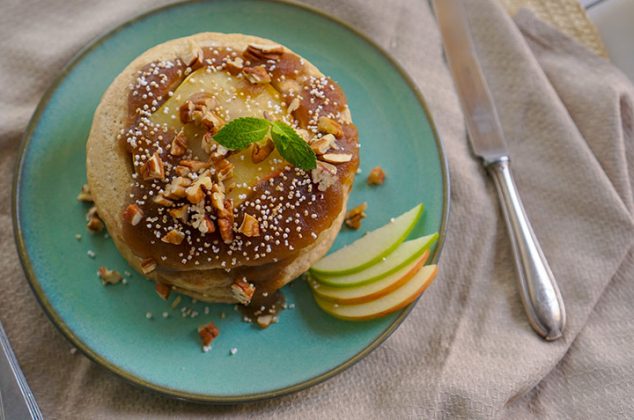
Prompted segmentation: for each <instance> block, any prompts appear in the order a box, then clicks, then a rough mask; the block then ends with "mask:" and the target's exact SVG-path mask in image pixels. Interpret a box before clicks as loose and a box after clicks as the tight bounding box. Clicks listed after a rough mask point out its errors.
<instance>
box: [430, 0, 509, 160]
mask: <svg viewBox="0 0 634 420" xmlns="http://www.w3.org/2000/svg"><path fill="white" fill-rule="evenodd" d="M434 6H435V9H434V10H435V11H436V17H437V19H438V22H439V26H440V31H441V34H442V40H443V44H444V47H445V57H446V59H447V64H448V65H449V69H450V71H451V75H452V77H453V80H454V83H455V85H456V90H457V91H458V95H459V97H460V101H461V104H462V108H463V110H464V117H465V122H466V125H467V131H468V133H469V140H470V141H471V146H472V148H473V151H474V153H475V154H476V155H478V156H480V157H481V158H482V159H484V161H485V162H492V161H494V160H496V159H498V158H500V157H502V156H508V151H507V146H506V141H505V140H504V133H503V132H502V127H501V125H500V121H499V118H498V114H497V110H496V108H495V105H494V103H493V99H492V97H491V93H490V92H489V87H488V85H487V83H486V79H485V77H484V74H483V73H482V68H481V67H480V64H479V63H478V59H477V58H476V51H475V47H474V45H473V41H472V39H471V34H470V31H469V27H468V23H467V19H466V17H465V11H464V8H463V7H462V4H460V2H459V1H454V0H446V1H434Z"/></svg>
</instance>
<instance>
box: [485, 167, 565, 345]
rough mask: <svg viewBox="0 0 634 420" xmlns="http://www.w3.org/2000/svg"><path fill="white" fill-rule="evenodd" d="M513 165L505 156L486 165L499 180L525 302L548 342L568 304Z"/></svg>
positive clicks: (562, 320) (554, 335) (561, 323)
mask: <svg viewBox="0 0 634 420" xmlns="http://www.w3.org/2000/svg"><path fill="white" fill-rule="evenodd" d="M509 163H510V161H509V158H508V157H503V158H501V159H498V160H495V161H493V162H488V163H487V165H486V166H487V169H488V171H489V174H490V175H491V176H492V177H493V180H494V181H495V186H496V188H497V192H498V198H499V199H500V205H501V206H502V211H503V213H504V219H505V220H506V226H507V228H508V233H509V236H510V238H511V245H512V248H513V256H514V258H515V267H516V268H517V273H518V278H519V283H520V295H521V298H522V303H523V304H524V309H525V310H526V314H527V316H528V320H529V322H530V324H531V326H532V327H533V329H534V330H535V331H536V332H537V333H538V334H539V335H540V336H542V337H543V338H544V339H545V340H548V341H551V340H556V339H558V338H559V337H561V335H562V332H563V329H564V327H565V324H566V311H565V308H564V303H563V300H562V298H561V293H560V292H559V288H558V287H557V282H556V281H555V277H554V276H553V273H552V271H551V270H550V267H549V266H548V262H547V261H546V258H545V257H544V253H543V252H542V249H541V247H540V246H539V242H538V241H537V238H536V237H535V233H534V232H533V228H532V227H531V224H530V221H529V220H528V217H527V216H526V212H525V211H524V206H523V205H522V200H521V199H520V196H519V193H518V191H517V187H516V186H515V182H514V181H513V176H512V174H511V167H510V165H509Z"/></svg>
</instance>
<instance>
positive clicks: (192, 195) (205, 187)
mask: <svg viewBox="0 0 634 420" xmlns="http://www.w3.org/2000/svg"><path fill="white" fill-rule="evenodd" d="M212 186H213V183H212V182H211V178H210V176H209V172H208V171H205V172H204V173H203V174H202V175H200V176H199V177H198V178H196V180H195V181H194V182H193V183H192V185H191V186H190V187H188V188H187V189H186V190H185V196H186V197H187V200H189V202H190V203H192V204H198V203H200V202H201V201H202V200H204V199H205V192H207V191H211V187H212Z"/></svg>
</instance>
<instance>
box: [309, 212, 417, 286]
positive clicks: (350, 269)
mask: <svg viewBox="0 0 634 420" xmlns="http://www.w3.org/2000/svg"><path fill="white" fill-rule="evenodd" d="M423 208H424V207H423V204H422V203H421V204H419V205H417V206H416V207H414V208H413V209H411V210H409V211H407V212H405V213H403V214H402V215H400V216H399V217H397V218H395V219H392V220H391V221H390V223H388V224H387V225H385V226H382V227H380V228H378V229H376V230H373V231H372V232H369V233H368V234H367V235H365V236H364V237H362V238H360V239H358V240H356V241H354V242H353V243H352V244H350V245H348V246H346V247H344V248H341V249H340V250H338V251H336V252H334V253H332V254H330V255H326V256H325V257H324V258H322V259H321V260H319V261H317V262H316V263H315V264H314V265H313V266H312V267H311V269H310V271H311V272H312V273H313V274H315V275H316V276H320V275H321V276H343V275H346V274H351V273H356V272H358V271H361V270H363V269H365V268H367V267H370V266H371V265H374V264H376V263H377V262H379V261H381V259H382V258H383V257H386V256H388V255H389V254H391V253H392V252H393V251H394V250H395V249H396V248H397V247H398V246H399V245H400V244H401V242H403V241H404V240H405V238H407V235H409V233H410V232H411V231H412V229H414V226H416V223H417V222H418V220H419V219H420V216H421V215H422V214H423Z"/></svg>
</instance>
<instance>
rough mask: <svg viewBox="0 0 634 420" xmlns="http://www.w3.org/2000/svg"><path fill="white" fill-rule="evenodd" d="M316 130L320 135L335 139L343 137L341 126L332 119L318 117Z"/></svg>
mask: <svg viewBox="0 0 634 420" xmlns="http://www.w3.org/2000/svg"><path fill="white" fill-rule="evenodd" d="M317 129H318V130H319V131H321V132H322V133H328V134H332V135H333V136H335V137H337V138H341V136H343V128H342V127H341V124H339V123H338V122H337V121H335V120H333V119H332V118H328V117H319V121H318V122H317Z"/></svg>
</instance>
